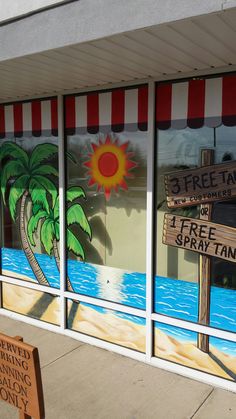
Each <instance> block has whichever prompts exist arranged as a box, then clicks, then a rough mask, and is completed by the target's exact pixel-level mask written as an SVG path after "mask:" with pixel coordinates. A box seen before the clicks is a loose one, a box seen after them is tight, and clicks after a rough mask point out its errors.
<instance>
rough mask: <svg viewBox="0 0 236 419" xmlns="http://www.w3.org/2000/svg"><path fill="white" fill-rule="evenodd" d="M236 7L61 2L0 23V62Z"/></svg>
mask: <svg viewBox="0 0 236 419" xmlns="http://www.w3.org/2000/svg"><path fill="white" fill-rule="evenodd" d="M7 1H8V0H5V1H4V0H0V10H1V5H2V4H3V3H5V2H6V3H7ZM51 1H53V0H51ZM43 2H44V3H46V2H49V0H37V2H35V1H34V3H43ZM16 3H17V4H19V3H21V1H20V0H18V1H17V2H16ZM22 3H25V4H26V3H30V0H27V1H26V0H25V1H22ZM31 3H33V2H32V1H31ZM235 6H236V0H229V1H228V0H207V1H206V0H165V1H164V0H119V1H118V0H78V1H74V2H69V3H68V4H65V5H62V6H61V7H57V8H53V9H51V10H46V11H43V12H41V13H38V14H36V15H33V16H28V17H26V18H25V19H22V20H20V21H17V22H9V24H7V25H5V26H3V27H0V44H1V48H0V61H1V60H6V59H11V58H16V57H20V56H23V55H27V54H33V53H37V52H42V51H46V50H50V49H54V48H60V47H63V46H68V45H73V44H77V43H81V42H88V41H92V40H95V39H99V38H103V37H108V36H111V35H114V34H119V33H123V32H127V31H133V30H136V29H140V28H147V27H150V26H154V25H158V24H162V23H167V22H172V21H176V20H180V19H184V18H190V17H193V16H198V15H204V14H208V13H215V12H218V11H221V10H223V9H225V8H227V7H235ZM8 7H9V6H8ZM16 10H17V8H16ZM4 13H5V12H4ZM0 23H1V22H0Z"/></svg>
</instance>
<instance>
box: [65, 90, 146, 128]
mask: <svg viewBox="0 0 236 419" xmlns="http://www.w3.org/2000/svg"><path fill="white" fill-rule="evenodd" d="M65 112H66V131H67V134H68V135H74V134H76V133H77V134H79V133H81V134H83V133H87V132H88V133H90V134H96V133H98V132H105V133H106V132H109V131H113V132H122V131H126V130H127V131H136V130H140V131H146V130H147V120H148V86H147V85H142V86H139V87H135V88H120V89H114V90H111V91H105V92H91V93H87V94H82V95H77V96H76V95H70V96H66V99H65Z"/></svg>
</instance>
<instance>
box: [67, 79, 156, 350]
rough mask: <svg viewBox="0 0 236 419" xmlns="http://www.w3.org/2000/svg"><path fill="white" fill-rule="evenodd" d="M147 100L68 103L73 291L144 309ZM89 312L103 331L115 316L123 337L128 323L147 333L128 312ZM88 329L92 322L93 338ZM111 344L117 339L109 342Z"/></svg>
mask: <svg viewBox="0 0 236 419" xmlns="http://www.w3.org/2000/svg"><path fill="white" fill-rule="evenodd" d="M147 98H148V97H147V86H140V87H138V88H128V89H123V88H122V89H115V90H112V91H106V92H99V93H96V92H95V93H94V92H93V93H90V94H86V95H78V96H67V97H66V98H65V109H66V132H67V139H66V147H67V153H68V155H67V194H70V195H67V255H68V259H67V276H68V289H69V290H73V291H74V292H76V293H79V294H83V295H87V296H90V297H95V298H100V299H103V300H107V301H111V302H116V303H120V304H123V305H128V306H131V307H134V308H138V309H142V310H145V307H146V305H145V287H146V274H145V271H146V192H147V185H146V183H147V163H146V156H147ZM70 155H71V156H73V159H74V161H73V160H72V159H71V158H70ZM70 196H71V197H70ZM73 208H74V210H73ZM75 213H76V216H75ZM80 306H81V310H82V309H83V306H82V304H81V305H80ZM88 312H90V313H91V321H92V318H95V317H94V313H95V314H96V312H97V313H99V316H100V317H101V318H103V319H104V325H105V323H106V322H107V321H108V319H110V318H112V317H113V318H114V322H115V324H118V322H120V323H121V322H122V321H123V324H124V329H123V333H124V334H125V333H126V332H125V330H126V331H127V330H128V329H127V328H126V325H127V322H128V321H130V322H131V323H135V325H137V327H139V328H140V330H142V329H144V323H143V322H142V321H136V319H135V317H133V319H132V316H131V317H129V319H128V320H127V315H125V314H124V315H122V313H120V315H119V316H117V314H116V313H115V312H114V313H113V314H112V315H111V313H108V312H106V310H103V311H102V312H101V310H100V311H99V308H98V307H97V308H96V307H95V306H93V307H92V306H90V307H86V310H85V313H86V315H88ZM106 316H108V317H107V318H106ZM69 317H70V318H71V316H70V314H69ZM76 318H77V319H78V318H79V316H78V314H77V315H76ZM141 320H142V319H141ZM71 322H72V320H71ZM72 323H73V328H74V329H77V330H80V329H81V327H80V324H79V323H77V326H76V321H74V322H72ZM131 326H132V324H131ZM94 327H95V325H94ZM101 327H102V326H101ZM132 327H133V326H132ZM90 330H91V325H90V327H89V316H88V332H87V333H88V334H90ZM133 330H134V329H133ZM85 332H86V331H85ZM141 334H143V332H141ZM124 339H125V336H124ZM110 340H111V341H114V339H113V338H112V336H111V338H110ZM131 340H132V338H131ZM143 347H144V346H143V344H142V345H141V346H140V348H139V347H137V348H136V349H138V350H143Z"/></svg>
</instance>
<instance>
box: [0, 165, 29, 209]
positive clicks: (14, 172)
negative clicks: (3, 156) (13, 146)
mask: <svg viewBox="0 0 236 419" xmlns="http://www.w3.org/2000/svg"><path fill="white" fill-rule="evenodd" d="M24 174H26V173H25V168H24V166H23V165H22V163H21V161H17V160H10V161H9V162H8V163H6V165H5V166H4V167H3V169H2V173H1V192H2V198H3V202H4V204H5V193H6V187H7V182H8V181H9V179H11V178H15V177H16V176H21V175H24Z"/></svg>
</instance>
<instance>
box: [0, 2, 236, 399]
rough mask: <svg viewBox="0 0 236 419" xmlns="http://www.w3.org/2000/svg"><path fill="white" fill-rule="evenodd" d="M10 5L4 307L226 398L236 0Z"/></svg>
mask: <svg viewBox="0 0 236 419" xmlns="http://www.w3.org/2000/svg"><path fill="white" fill-rule="evenodd" d="M1 3H4V2H1ZM18 3H20V2H15V7H16V8H15V10H14V9H12V10H8V9H4V13H3V14H2V16H0V42H1V50H0V61H1V62H0V79H1V87H0V164H1V215H2V216H1V253H0V258H1V275H0V280H1V308H0V313H1V314H2V315H6V316H12V317H13V318H16V319H20V320H23V321H26V322H28V323H30V324H34V325H38V326H39V327H43V328H46V329H48V330H52V331H55V332H58V333H63V334H65V335H68V336H71V337H74V338H76V339H79V340H82V341H84V342H88V343H91V344H93V345H97V346H100V347H103V348H106V349H108V350H112V351H116V352H118V353H121V354H124V355H126V356H130V357H133V358H135V359H137V360H140V361H143V362H147V363H149V364H151V365H153V366H159V367H161V368H165V369H168V370H170V371H174V372H177V373H180V374H183V375H186V376H188V377H192V378H195V379H198V380H201V381H204V382H207V383H210V384H213V385H218V386H221V387H223V388H226V389H230V390H232V391H235V389H236V384H235V381H236V265H235V263H236V246H235V243H236V241H235V239H236V218H235V208H236V201H235V199H236V169H235V163H234V162H235V160H236V140H235V134H236V73H235V71H236V49H235V42H234V39H235V32H236V2H235V1H213V0H212V1H209V2H204V1H199V2H189V1H185V0H179V1H172V0H170V1H168V2H161V1H159V2H157V1H154V0H153V1H152V0H148V1H133V0H130V1H128V2H127V1H126V2H125V1H124V2H122V1H121V2H116V1H108V0H100V2H94V1H92V0H86V1H68V2H66V1H65V2H52V1H51V2H49V1H48V2H46V1H45V2H40V1H39V2H35V4H34V7H35V9H34V10H32V9H30V6H29V3H28V4H27V2H23V3H24V4H23V3H21V8H20V5H19V4H18ZM95 3H96V5H95ZM164 3H165V4H164ZM206 3H207V4H206Z"/></svg>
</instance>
